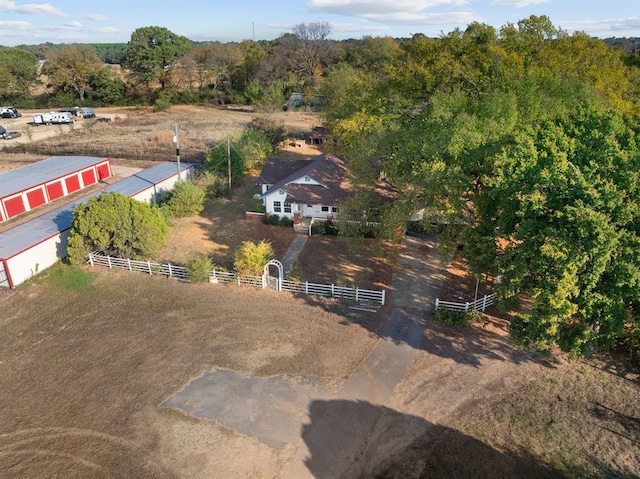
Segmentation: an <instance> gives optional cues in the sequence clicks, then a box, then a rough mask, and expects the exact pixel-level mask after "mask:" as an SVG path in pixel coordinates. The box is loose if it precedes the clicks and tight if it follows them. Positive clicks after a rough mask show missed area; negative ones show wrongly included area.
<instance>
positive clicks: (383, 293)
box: [380, 289, 437, 306]
mask: <svg viewBox="0 0 640 479" xmlns="http://www.w3.org/2000/svg"><path fill="white" fill-rule="evenodd" d="M386 292H387V291H386V290H385V289H383V290H382V296H381V302H380V303H381V304H380V305H381V306H384V297H385V295H386ZM436 301H437V299H436Z"/></svg>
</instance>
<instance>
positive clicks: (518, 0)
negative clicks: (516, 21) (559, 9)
mask: <svg viewBox="0 0 640 479" xmlns="http://www.w3.org/2000/svg"><path fill="white" fill-rule="evenodd" d="M541 3H551V0H494V1H493V2H491V3H490V4H489V5H491V6H492V7H518V8H521V7H528V6H530V5H539V4H541Z"/></svg>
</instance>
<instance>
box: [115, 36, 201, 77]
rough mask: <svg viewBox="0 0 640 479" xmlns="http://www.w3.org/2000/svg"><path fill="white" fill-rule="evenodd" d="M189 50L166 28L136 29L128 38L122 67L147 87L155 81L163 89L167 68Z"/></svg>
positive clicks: (182, 39)
mask: <svg viewBox="0 0 640 479" xmlns="http://www.w3.org/2000/svg"><path fill="white" fill-rule="evenodd" d="M191 48H192V43H191V41H190V40H189V39H187V38H185V37H182V36H179V35H176V34H175V33H173V32H171V31H170V30H168V29H167V28H164V27H142V28H138V29H136V30H135V31H134V32H133V33H132V34H131V40H130V41H129V43H128V46H127V55H126V57H125V59H124V61H123V66H125V67H126V68H128V69H129V70H131V72H133V73H134V75H136V76H137V77H138V78H139V79H140V80H141V81H142V82H143V83H145V84H146V85H147V86H149V85H150V84H151V83H152V82H154V81H157V82H159V83H160V86H161V88H162V89H164V88H166V86H167V83H168V80H169V71H168V70H169V67H170V66H171V65H172V64H173V63H174V62H176V61H177V60H178V59H179V58H180V57H182V56H183V55H184V54H185V53H187V51H189V49H191Z"/></svg>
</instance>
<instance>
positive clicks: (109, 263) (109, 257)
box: [107, 255, 111, 269]
mask: <svg viewBox="0 0 640 479" xmlns="http://www.w3.org/2000/svg"><path fill="white" fill-rule="evenodd" d="M107 264H108V265H109V269H111V256H109V255H107Z"/></svg>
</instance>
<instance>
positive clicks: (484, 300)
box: [482, 294, 487, 313]
mask: <svg viewBox="0 0 640 479" xmlns="http://www.w3.org/2000/svg"><path fill="white" fill-rule="evenodd" d="M485 309H487V295H486V294H485V295H484V298H482V312H483V313H484V310H485Z"/></svg>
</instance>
